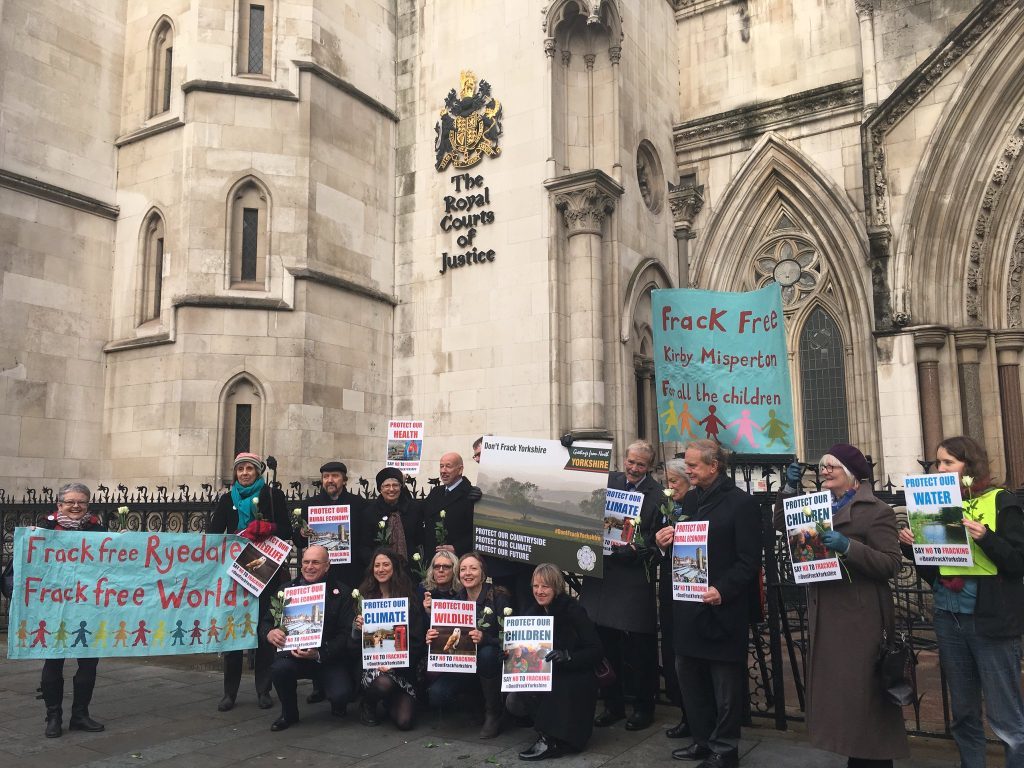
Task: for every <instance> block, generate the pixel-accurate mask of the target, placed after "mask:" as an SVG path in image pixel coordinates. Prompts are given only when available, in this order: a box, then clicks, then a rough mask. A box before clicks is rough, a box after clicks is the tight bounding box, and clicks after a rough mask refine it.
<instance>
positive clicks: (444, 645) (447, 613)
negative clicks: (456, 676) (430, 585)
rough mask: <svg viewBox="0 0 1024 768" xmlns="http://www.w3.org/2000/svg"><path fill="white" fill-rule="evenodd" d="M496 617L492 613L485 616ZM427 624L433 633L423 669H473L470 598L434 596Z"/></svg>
mask: <svg viewBox="0 0 1024 768" xmlns="http://www.w3.org/2000/svg"><path fill="white" fill-rule="evenodd" d="M488 618H489V619H490V621H492V622H494V621H497V618H496V617H495V616H489V617H488ZM430 627H431V629H436V630H437V637H435V638H434V640H433V641H432V642H431V643H430V647H429V648H427V672H476V643H474V642H473V640H472V638H470V636H469V633H470V632H472V631H473V630H474V629H476V603H474V602H473V601H472V600H434V601H433V602H431V604H430Z"/></svg>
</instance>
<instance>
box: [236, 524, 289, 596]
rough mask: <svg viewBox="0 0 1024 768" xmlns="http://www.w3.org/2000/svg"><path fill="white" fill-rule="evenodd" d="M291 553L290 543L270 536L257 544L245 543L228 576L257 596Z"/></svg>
mask: <svg viewBox="0 0 1024 768" xmlns="http://www.w3.org/2000/svg"><path fill="white" fill-rule="evenodd" d="M243 541H245V540H244V539H243ZM291 551H292V545H291V543H290V542H287V541H284V540H283V539H279V538H277V536H271V537H270V538H267V539H264V540H263V541H261V542H258V543H257V542H252V541H246V542H245V549H243V550H242V551H241V553H240V554H239V555H238V557H236V558H235V562H233V563H232V564H231V569H230V570H229V571H228V575H229V576H231V578H232V579H234V580H235V581H237V582H238V583H239V584H241V585H242V586H243V587H245V588H246V589H247V590H249V591H250V592H252V594H254V595H257V596H259V595H260V593H262V592H263V590H264V589H266V588H267V584H269V583H270V580H271V579H273V578H274V574H275V573H277V572H278V570H279V569H280V568H281V563H283V562H284V561H285V560H287V559H288V555H289V553H290V552H291Z"/></svg>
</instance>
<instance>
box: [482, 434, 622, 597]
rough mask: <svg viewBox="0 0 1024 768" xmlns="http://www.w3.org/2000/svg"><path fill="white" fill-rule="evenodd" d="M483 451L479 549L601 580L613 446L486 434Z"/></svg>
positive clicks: (490, 553)
mask: <svg viewBox="0 0 1024 768" xmlns="http://www.w3.org/2000/svg"><path fill="white" fill-rule="evenodd" d="M483 449H484V450H483V456H482V458H481V460H480V472H479V474H478V475H477V478H478V479H477V485H479V486H480V489H481V490H482V491H483V498H482V499H480V501H478V502H477V503H476V507H475V509H474V512H473V522H474V524H475V526H476V549H478V550H479V551H480V552H483V553H484V554H486V555H493V556H495V557H500V558H503V559H505V560H513V561H517V562H521V563H529V564H530V565H540V564H541V563H554V564H555V565H557V566H558V567H559V568H561V569H562V570H564V571H573V572H576V573H585V574H586V575H587V576H596V577H598V578H600V576H601V574H602V573H603V561H604V558H603V557H601V551H602V549H603V546H604V518H605V487H606V486H607V485H608V469H609V466H610V464H611V443H609V442H606V441H578V442H574V443H573V444H572V446H571V447H569V448H566V447H565V446H564V445H562V444H561V443H560V442H559V441H558V440H533V439H530V438H523V437H495V436H492V435H487V436H486V437H484V442H483Z"/></svg>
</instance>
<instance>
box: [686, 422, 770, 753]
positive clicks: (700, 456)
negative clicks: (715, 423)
mask: <svg viewBox="0 0 1024 768" xmlns="http://www.w3.org/2000/svg"><path fill="white" fill-rule="evenodd" d="M684 461H685V463H686V474H687V476H688V477H689V479H690V484H691V485H692V486H693V488H694V490H692V491H691V492H690V493H688V494H686V496H685V497H683V504H682V507H683V514H684V515H686V516H687V518H688V520H690V521H700V520H707V521H709V526H708V542H707V571H708V589H707V592H706V593H705V595H704V598H703V602H686V601H675V605H674V606H673V608H674V613H673V628H674V640H675V650H676V671H677V673H678V676H679V687H680V689H681V691H682V696H683V707H684V709H685V710H686V717H687V720H688V721H689V725H690V731H691V733H692V734H693V743H692V744H690V745H689V746H687V747H683V748H682V749H677V750H675V751H673V753H672V756H673V757H674V758H677V759H680V760H695V761H702V762H701V763H700V765H699V766H698V768H734V766H736V765H738V764H739V752H738V748H739V740H740V725H741V724H742V722H743V714H744V697H745V695H746V686H745V685H744V676H745V675H746V665H747V648H748V645H747V642H748V640H747V636H748V627H749V622H750V616H751V611H752V609H753V607H754V605H755V603H756V601H757V600H758V594H759V592H758V579H759V578H760V573H761V524H760V523H761V517H760V513H759V511H758V505H757V502H756V501H755V500H754V499H753V498H752V497H751V496H750V495H749V494H747V493H745V492H743V491H742V490H740V489H739V488H737V487H736V484H735V483H734V482H733V481H732V480H731V479H730V478H729V477H728V476H727V475H726V468H727V466H728V457H727V453H726V451H725V449H724V448H722V446H721V445H719V444H718V443H717V442H715V441H712V440H695V441H694V442H692V443H690V444H689V445H688V446H687V448H686V453H685V454H684Z"/></svg>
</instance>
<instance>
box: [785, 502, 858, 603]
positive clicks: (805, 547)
mask: <svg viewBox="0 0 1024 768" xmlns="http://www.w3.org/2000/svg"><path fill="white" fill-rule="evenodd" d="M782 511H783V514H784V515H785V520H786V539H787V541H788V542H789V556H790V558H791V559H792V562H793V579H794V581H796V583H797V584H810V583H811V582H815V581H832V580H833V579H841V578H842V577H843V574H842V572H841V571H840V566H839V558H838V557H836V555H835V553H834V552H832V550H830V549H829V548H828V547H826V546H825V545H824V544H823V543H822V541H821V535H822V534H823V533H825V532H826V531H831V530H832V494H830V493H828V492H827V491H826V492H825V493H805V494H803V495H802V496H792V497H790V498H788V499H785V500H784V501H783V506H782Z"/></svg>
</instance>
